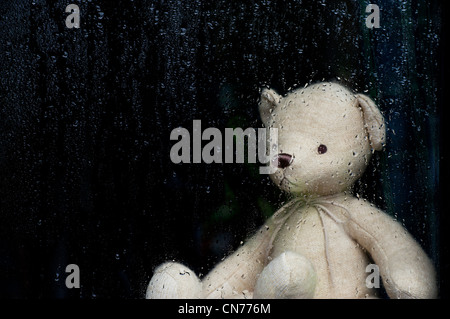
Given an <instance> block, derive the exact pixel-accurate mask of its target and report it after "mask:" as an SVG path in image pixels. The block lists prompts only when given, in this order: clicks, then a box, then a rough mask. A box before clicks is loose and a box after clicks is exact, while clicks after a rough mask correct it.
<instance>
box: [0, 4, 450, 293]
mask: <svg viewBox="0 0 450 319" xmlns="http://www.w3.org/2000/svg"><path fill="white" fill-rule="evenodd" d="M368 4H369V2H367V1H339V2H336V1H333V2H331V1H286V2H284V3H283V4H280V3H275V2H272V1H253V2H242V3H238V2H230V1H215V2H214V3H212V4H211V3H206V2H203V1H143V0H140V1H139V0H135V1H79V2H78V5H79V8H80V12H81V18H80V28H78V29H75V28H74V29H69V28H67V26H66V24H65V19H66V17H67V15H68V13H65V7H66V6H67V1H59V0H58V1H43V0H33V1H1V3H0V16H1V19H0V48H1V49H0V170H1V178H0V180H1V182H0V198H1V206H0V211H1V215H0V216H1V222H0V224H1V226H0V227H1V228H0V229H1V232H0V238H1V242H0V255H1V258H0V296H2V297H19V298H23V297H31V298H38V297H49V298H64V297H74V298H79V297H80V296H81V297H82V298H96V297H103V298H110V297H121V298H141V297H143V295H144V293H145V288H146V285H147V284H148V281H149V279H150V277H151V275H152V270H153V269H154V267H156V266H157V265H158V264H160V263H162V262H164V261H166V260H171V259H175V260H177V261H180V262H183V263H185V264H187V265H189V266H190V267H191V268H192V269H194V270H195V271H196V272H197V273H200V274H206V273H207V272H208V270H210V269H211V268H212V267H213V266H214V265H215V264H216V263H217V262H218V261H220V260H221V259H222V258H223V257H224V256H225V255H226V254H228V253H229V252H230V251H231V250H232V249H235V248H236V247H237V246H239V244H240V242H241V241H242V240H244V239H245V238H246V237H247V236H248V235H249V234H250V233H252V232H253V231H254V230H256V229H257V227H259V226H260V225H261V224H262V223H263V221H264V220H265V219H266V218H267V217H268V216H270V215H271V214H273V212H274V211H275V210H276V209H277V208H278V207H280V206H281V205H282V203H284V202H285V201H286V200H287V197H286V195H284V194H282V193H281V192H280V191H279V189H278V188H277V187H276V186H275V185H273V184H272V183H271V182H270V180H269V178H268V177H267V176H266V175H261V174H258V168H259V165H258V164H251V163H244V164H237V163H235V164H226V163H224V164H204V163H200V164H174V163H172V162H171V160H170V157H169V153H170V148H171V147H172V145H173V144H174V143H173V141H171V140H170V138H169V137H170V132H171V131H172V130H173V129H174V128H176V127H180V126H181V127H185V128H187V129H188V130H189V131H191V130H192V121H193V120H194V119H199V120H201V122H202V125H203V127H204V128H207V127H216V128H219V129H220V130H222V131H223V130H224V129H225V128H226V127H241V128H248V127H255V128H258V127H261V125H262V124H261V121H260V119H259V114H258V109H257V102H258V98H259V95H260V89H261V88H262V87H263V86H270V87H272V88H274V89H276V90H277V91H278V92H279V93H281V94H285V93H287V92H288V91H289V90H290V89H292V88H294V87H299V86H303V85H305V84H306V83H312V82H316V81H321V80H323V79H325V80H338V81H341V82H342V83H343V84H346V85H348V86H349V87H351V88H352V89H354V90H355V91H357V92H362V93H365V94H368V95H370V96H371V97H372V98H373V99H374V100H375V101H376V102H377V103H378V105H379V108H380V110H381V111H382V112H383V114H384V116H385V119H386V122H387V142H386V149H385V151H384V152H382V153H379V154H378V153H377V154H375V156H374V158H373V159H372V162H371V164H370V166H369V167H368V169H367V172H366V174H365V175H364V177H363V178H362V179H361V180H360V181H358V182H357V184H356V186H355V189H354V192H355V193H358V194H360V195H361V196H364V197H366V198H368V199H369V200H370V201H372V202H373V203H375V204H376V205H377V206H379V207H381V208H382V209H384V210H385V211H386V212H387V213H389V214H391V215H392V216H394V217H395V218H397V219H398V220H399V221H401V222H402V223H403V224H404V226H405V227H406V228H407V229H408V230H409V231H410V232H411V234H412V235H413V236H414V237H415V238H416V239H417V240H418V241H419V242H420V243H421V245H422V247H423V248H424V249H425V251H426V252H427V253H428V254H429V256H430V257H431V258H432V259H433V262H434V263H435V265H436V267H437V269H438V272H439V274H440V276H441V277H440V282H441V285H442V289H443V290H442V294H445V293H446V290H445V288H446V285H445V283H444V278H445V270H446V269H447V270H448V266H447V265H446V264H445V263H444V260H443V258H444V257H443V256H444V254H445V252H446V250H445V249H444V248H443V247H442V246H441V244H440V238H441V236H442V232H443V231H444V230H443V228H442V226H441V223H442V218H444V217H443V216H442V214H443V211H442V210H443V205H442V200H441V199H442V196H445V195H444V194H441V193H440V185H439V176H440V174H441V171H440V160H441V159H442V157H443V151H442V149H441V138H442V137H441V133H440V132H441V128H442V127H443V124H442V122H441V115H442V114H441V113H442V107H443V95H444V90H443V76H442V69H441V67H442V64H443V59H444V57H443V55H442V39H441V36H442V32H443V31H442V21H441V13H442V11H441V10H442V8H441V6H440V4H439V3H438V1H431V0H429V1H395V2H393V1H378V2H377V4H378V5H379V7H380V11H381V17H380V28H376V29H369V28H367V26H366V24H365V19H366V17H367V16H368V13H366V12H365V7H366V6H367V5H368ZM71 263H75V264H77V265H78V266H79V267H80V269H81V271H82V277H81V288H80V289H78V290H73V289H72V290H69V289H67V288H66V286H65V284H64V280H65V277H66V273H65V266H66V265H68V264H71Z"/></svg>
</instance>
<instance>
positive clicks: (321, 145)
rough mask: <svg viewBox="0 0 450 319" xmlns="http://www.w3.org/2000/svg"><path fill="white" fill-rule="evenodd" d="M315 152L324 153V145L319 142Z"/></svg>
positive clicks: (325, 148)
mask: <svg viewBox="0 0 450 319" xmlns="http://www.w3.org/2000/svg"><path fill="white" fill-rule="evenodd" d="M317 152H318V153H319V154H325V153H326V152H327V147H326V145H323V144H320V145H319V147H318V148H317Z"/></svg>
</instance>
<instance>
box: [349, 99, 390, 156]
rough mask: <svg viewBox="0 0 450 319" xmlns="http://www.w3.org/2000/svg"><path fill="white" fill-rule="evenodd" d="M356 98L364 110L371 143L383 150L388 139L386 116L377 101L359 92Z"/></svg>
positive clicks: (375, 148) (378, 149)
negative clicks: (376, 103) (384, 116)
mask: <svg viewBox="0 0 450 319" xmlns="http://www.w3.org/2000/svg"><path fill="white" fill-rule="evenodd" d="M356 99H357V101H358V104H359V106H360V107H361V109H362V111H363V116H364V124H365V126H366V128H367V132H368V133H369V140H370V145H371V146H372V147H373V149H374V150H376V151H381V149H382V148H383V145H384V143H385V141H386V128H385V124H384V118H383V115H382V114H381V112H380V110H379V109H378V107H377V106H376V105H375V102H374V101H373V100H372V99H371V98H370V97H368V96H367V95H364V94H357V95H356Z"/></svg>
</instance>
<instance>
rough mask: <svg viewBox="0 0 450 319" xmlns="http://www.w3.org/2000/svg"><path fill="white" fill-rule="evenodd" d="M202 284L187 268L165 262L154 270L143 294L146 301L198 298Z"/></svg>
mask: <svg viewBox="0 0 450 319" xmlns="http://www.w3.org/2000/svg"><path fill="white" fill-rule="evenodd" d="M201 293H202V284H201V282H200V280H199V279H198V277H197V276H196V275H195V273H194V272H193V271H192V270H190V269H189V268H188V267H186V266H184V265H182V264H179V263H173V262H167V263H164V264H162V265H161V266H159V267H158V268H156V270H155V273H154V275H153V277H152V279H151V280H150V283H149V284H148V287H147V292H146V294H145V298H146V299H188V298H189V299H195V298H200V297H201Z"/></svg>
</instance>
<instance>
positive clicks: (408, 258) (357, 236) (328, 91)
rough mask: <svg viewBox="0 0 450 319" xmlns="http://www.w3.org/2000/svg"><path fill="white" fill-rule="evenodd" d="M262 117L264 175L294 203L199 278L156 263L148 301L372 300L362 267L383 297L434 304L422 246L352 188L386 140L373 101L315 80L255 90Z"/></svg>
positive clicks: (431, 272) (428, 265)
mask: <svg viewBox="0 0 450 319" xmlns="http://www.w3.org/2000/svg"><path fill="white" fill-rule="evenodd" d="M260 114H261V118H262V121H263V123H264V124H265V126H266V127H269V128H276V129H278V140H277V148H278V149H279V151H280V152H279V154H277V156H276V157H275V158H274V159H272V161H271V162H270V163H271V165H275V166H276V170H275V173H273V174H272V175H271V176H270V177H271V179H272V180H273V181H274V182H275V183H276V184H277V185H278V187H279V188H280V189H281V190H283V191H285V192H288V193H289V194H291V195H292V199H291V200H290V201H289V202H288V203H287V204H285V205H284V206H283V207H282V208H281V209H280V210H278V211H277V212H276V213H275V214H274V215H273V216H272V217H271V218H269V219H268V220H267V222H266V223H265V225H263V226H262V227H261V228H260V229H259V230H258V231H257V232H256V233H255V235H254V236H253V237H251V238H250V239H249V240H248V241H247V242H246V243H245V244H243V245H242V246H241V247H239V248H238V249H237V250H236V252H234V253H233V254H232V255H230V256H229V257H227V258H226V259H225V260H224V261H222V262H221V263H219V264H218V265H217V266H216V267H215V268H214V269H213V270H212V271H211V272H210V273H209V274H208V275H207V276H206V277H205V278H204V279H203V280H201V281H200V280H199V279H198V278H197V276H196V275H195V274H194V272H193V271H191V270H190V269H189V268H187V267H185V266H183V265H181V264H178V263H171V262H169V263H165V264H163V265H162V266H160V267H159V268H158V269H156V271H155V274H154V276H153V278H152V279H151V281H150V283H149V286H148V288H147V297H148V298H252V297H253V298H367V297H375V296H376V289H373V287H372V286H371V285H368V284H367V282H366V280H367V277H368V276H369V274H370V273H368V272H366V269H367V266H368V265H369V264H375V265H376V267H377V269H379V272H380V275H381V278H382V280H383V285H384V288H385V289H386V292H387V294H388V295H389V296H390V297H391V298H434V297H436V295H437V288H436V282H435V275H434V268H433V265H432V263H431V261H430V260H429V258H428V257H427V255H426V254H425V252H424V251H423V250H422V248H421V247H420V245H419V244H418V243H417V242H416V241H415V240H414V239H413V238H412V236H411V235H410V234H409V233H408V232H407V231H406V230H405V229H404V228H403V227H402V225H401V224H399V223H398V222H397V221H395V220H394V219H393V218H392V217H390V216H388V215H387V214H385V213H384V212H382V211H381V210H379V209H378V208H376V207H374V206H373V205H372V204H371V203H369V202H368V201H366V200H365V199H362V198H359V197H358V198H357V197H354V196H353V194H352V191H351V190H352V186H353V184H354V182H355V181H356V180H357V179H359V178H360V177H361V175H362V174H363V173H364V170H365V169H366V167H367V165H368V162H369V160H370V157H371V155H372V153H373V152H374V151H379V150H381V149H382V148H383V145H384V142H385V127H384V125H385V124H384V119H383V116H382V115H381V112H379V110H378V108H377V107H376V105H375V103H374V102H373V101H372V100H371V99H370V98H369V97H367V96H365V95H362V94H354V93H352V92H351V91H349V90H348V89H347V88H345V87H343V86H342V85H340V84H337V83H317V84H314V85H311V86H309V87H307V88H306V87H305V88H300V89H297V90H294V91H292V92H290V93H288V94H287V95H286V96H280V95H278V94H277V93H276V92H275V91H273V90H269V89H265V90H263V92H262V96H261V101H260ZM274 163H275V164H274ZM375 275H376V274H375Z"/></svg>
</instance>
